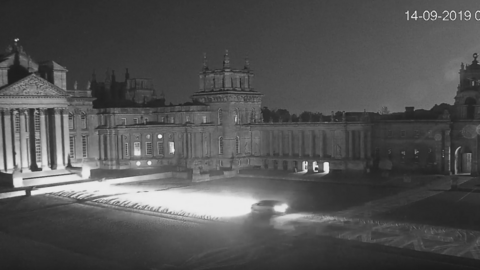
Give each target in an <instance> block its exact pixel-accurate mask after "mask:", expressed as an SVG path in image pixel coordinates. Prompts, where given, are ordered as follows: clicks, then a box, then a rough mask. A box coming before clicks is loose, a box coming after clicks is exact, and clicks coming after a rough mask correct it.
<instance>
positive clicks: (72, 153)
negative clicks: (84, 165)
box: [70, 136, 75, 158]
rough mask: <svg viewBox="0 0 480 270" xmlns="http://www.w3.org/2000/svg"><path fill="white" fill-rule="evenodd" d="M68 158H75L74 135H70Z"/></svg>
mask: <svg viewBox="0 0 480 270" xmlns="http://www.w3.org/2000/svg"><path fill="white" fill-rule="evenodd" d="M70 158H75V137H73V136H70Z"/></svg>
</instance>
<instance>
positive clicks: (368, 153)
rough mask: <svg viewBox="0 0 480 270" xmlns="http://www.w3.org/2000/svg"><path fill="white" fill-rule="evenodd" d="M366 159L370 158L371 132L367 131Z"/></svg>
mask: <svg viewBox="0 0 480 270" xmlns="http://www.w3.org/2000/svg"><path fill="white" fill-rule="evenodd" d="M367 157H368V158H370V157H372V130H368V131H367Z"/></svg>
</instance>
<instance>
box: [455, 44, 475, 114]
mask: <svg viewBox="0 0 480 270" xmlns="http://www.w3.org/2000/svg"><path fill="white" fill-rule="evenodd" d="M477 58H478V54H477V53H474V54H473V61H472V63H471V64H470V65H468V64H467V65H464V64H463V63H462V64H461V65H460V71H459V74H460V83H459V85H458V88H457V94H456V96H455V104H454V105H455V112H456V118H457V119H480V115H479V112H480V111H479V110H478V104H479V103H480V65H479V64H478V61H477Z"/></svg>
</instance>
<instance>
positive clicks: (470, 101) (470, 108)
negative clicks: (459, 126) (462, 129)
mask: <svg viewBox="0 0 480 270" xmlns="http://www.w3.org/2000/svg"><path fill="white" fill-rule="evenodd" d="M465 105H467V119H473V118H474V117H475V105H477V101H476V100H475V99H474V98H472V97H468V98H467V99H465Z"/></svg>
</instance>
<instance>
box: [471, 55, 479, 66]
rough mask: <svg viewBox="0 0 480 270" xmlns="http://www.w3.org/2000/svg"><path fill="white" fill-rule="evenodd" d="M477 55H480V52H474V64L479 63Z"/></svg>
mask: <svg viewBox="0 0 480 270" xmlns="http://www.w3.org/2000/svg"><path fill="white" fill-rule="evenodd" d="M477 57H478V54H477V53H474V54H473V61H472V64H478V61H477Z"/></svg>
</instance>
